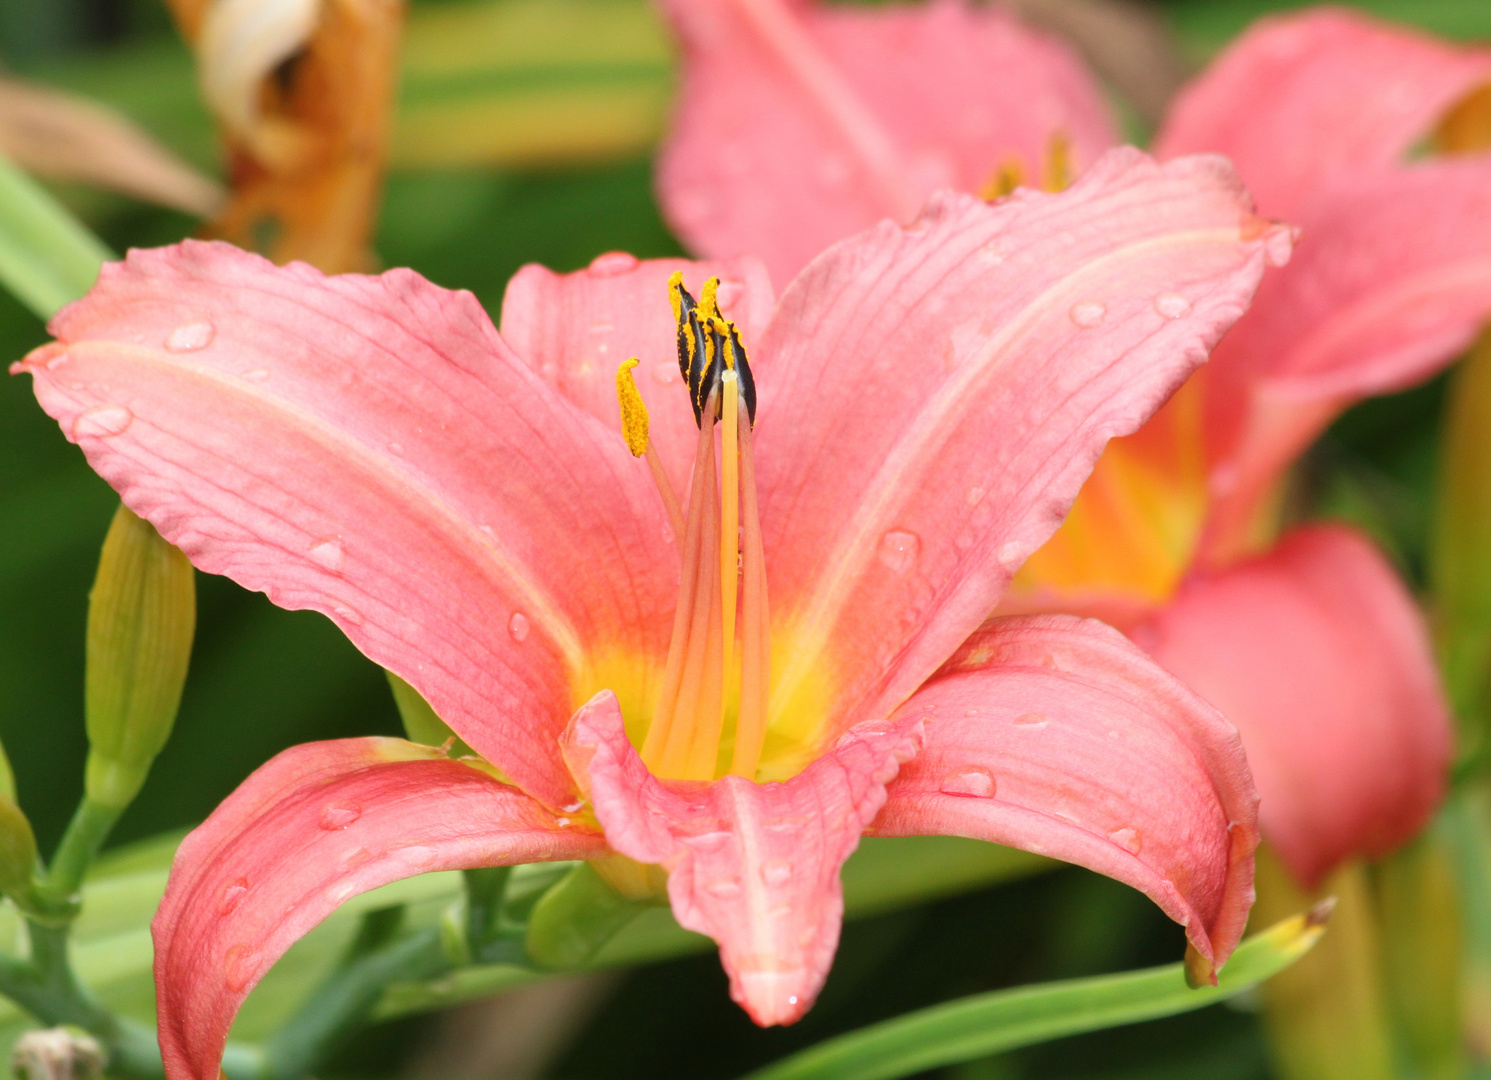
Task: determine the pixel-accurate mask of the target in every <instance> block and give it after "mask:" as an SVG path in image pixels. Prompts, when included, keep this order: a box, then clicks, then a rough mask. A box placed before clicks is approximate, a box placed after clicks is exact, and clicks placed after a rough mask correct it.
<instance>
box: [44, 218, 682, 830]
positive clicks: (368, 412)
mask: <svg viewBox="0 0 1491 1080" xmlns="http://www.w3.org/2000/svg"><path fill="white" fill-rule="evenodd" d="M657 306H658V308H659V309H660V310H659V311H658V322H659V323H660V324H661V325H663V326H664V327H666V326H667V325H668V322H669V321H668V318H667V300H666V295H665V294H664V293H661V292H660V293H659V295H658V297H657ZM207 322H210V323H211V325H212V326H213V327H214V328H215V329H214V331H213V334H212V339H211V347H210V348H203V349H200V350H196V351H188V352H173V351H171V349H170V348H168V347H167V346H168V343H169V341H170V340H171V339H172V337H173V335H175V336H177V337H178V339H179V338H180V337H182V336H185V337H186V338H187V339H188V342H187V343H195V342H198V341H200V340H201V339H202V338H203V336H204V334H203V332H202V331H200V330H194V331H192V332H191V333H190V334H186V335H183V334H182V332H181V331H180V328H181V327H182V326H183V325H185V326H188V327H191V326H201V325H204V324H205V323H207ZM51 329H52V331H53V333H54V334H56V335H57V336H58V338H60V339H61V342H60V343H58V344H53V345H51V346H47V347H44V348H43V349H41V350H39V351H37V352H35V353H33V354H32V355H31V356H30V357H29V358H28V359H27V360H26V361H25V362H24V363H23V364H22V365H20V366H19V370H26V371H29V372H30V373H31V374H32V375H33V376H34V378H35V388H36V393H37V396H38V399H39V400H40V401H41V403H42V406H43V408H45V409H46V410H47V411H48V412H49V413H51V415H52V416H53V417H55V418H57V419H58V420H59V421H60V422H61V423H62V425H63V428H64V430H66V431H69V432H71V433H72V435H73V438H74V439H76V440H77V441H78V442H79V443H80V445H81V446H82V448H83V451H84V453H86V454H87V455H88V458H89V460H90V462H91V464H92V465H93V466H94V467H95V468H96V469H97V470H98V471H99V472H100V473H101V474H102V475H103V476H104V477H105V478H106V479H107V480H109V481H110V482H111V483H112V484H113V485H114V486H115V487H116V488H117V489H118V490H119V492H120V495H121V496H122V497H123V499H124V501H125V502H126V503H127V504H129V506H130V507H131V508H132V509H134V510H135V511H136V512H137V513H139V514H140V515H141V516H142V517H145V518H147V519H148V520H150V521H151V522H152V523H153V524H154V525H155V526H156V527H157V528H158V529H159V530H160V532H161V534H162V535H163V536H165V537H166V539H168V540H170V541H171V542H172V543H174V544H176V545H177V546H178V547H180V548H181V549H182V550H183V551H185V552H186V554H187V555H188V556H189V557H190V558H191V559H192V561H193V562H194V563H195V564H196V565H197V566H198V567H199V568H201V569H203V570H206V571H208V572H210V573H218V574H226V575H228V576H229V577H231V578H233V579H234V580H235V581H237V582H239V583H240V584H242V585H244V586H245V587H247V588H250V589H256V590H260V591H263V592H266V593H268V595H269V597H270V599H271V600H273V601H274V602H275V603H277V604H279V605H280V606H281V607H288V608H313V609H315V610H319V611H321V612H323V613H325V614H326V615H327V616H329V617H330V618H332V619H333V620H334V621H336V622H337V623H338V625H340V626H341V628H342V630H343V631H345V632H346V634H347V636H348V637H349V638H351V639H352V641H353V642H354V643H355V644H356V645H357V646H358V647H359V648H360V649H362V651H363V652H365V653H366V654H367V655H368V656H370V657H372V658H373V659H374V660H376V661H377V662H378V663H380V664H382V665H383V666H384V667H387V668H389V669H391V670H393V671H395V672H397V673H399V674H400V675H402V676H403V677H404V678H405V679H406V680H407V681H408V682H409V683H410V684H411V685H413V686H415V687H416V688H417V689H418V690H419V691H420V692H421V693H422V694H423V695H424V697H425V698H426V700H428V701H429V702H430V704H431V705H432V706H433V707H434V708H435V710H436V712H437V713H439V715H440V716H441V717H442V718H443V719H444V720H445V721H446V722H448V723H449V724H450V725H451V726H452V727H453V728H454V729H455V730H456V731H458V732H459V733H460V735H461V736H462V738H464V739H465V740H466V741H467V742H468V743H470V744H471V745H472V746H473V747H474V748H475V749H476V750H477V751H478V752H480V753H481V754H482V755H483V756H484V757H486V758H487V759H488V760H490V761H492V762H494V763H496V764H497V765H498V766H499V767H500V768H501V769H502V770H503V772H504V773H505V774H506V775H508V776H510V777H512V778H513V780H514V781H515V782H517V783H519V784H520V785H521V786H522V787H523V788H524V790H527V791H529V792H531V793H532V794H534V795H536V796H538V797H540V798H543V799H545V800H546V801H547V802H549V803H550V805H555V806H558V805H562V804H564V803H568V802H570V801H572V790H571V787H570V778H569V774H568V773H567V771H566V770H565V769H564V767H563V764H562V763H561V762H560V761H559V755H558V750H557V739H558V736H559V733H560V732H561V731H563V729H564V724H565V722H566V721H567V720H568V718H569V715H570V712H571V711H572V708H573V704H572V701H573V699H572V696H571V694H572V691H571V687H570V680H571V678H572V677H573V675H574V673H575V672H576V671H577V670H580V669H581V668H582V667H583V662H584V657H585V655H586V654H587V653H588V651H589V650H592V649H595V648H598V647H602V646H612V647H621V648H625V649H627V650H628V652H629V653H630V654H631V655H633V656H635V657H638V658H641V659H644V660H645V658H646V657H647V656H649V655H661V654H662V653H664V652H665V650H666V647H667V634H668V629H669V622H670V620H669V618H668V612H669V610H670V605H671V603H672V599H673V595H674V591H675V589H676V585H675V583H674V577H673V571H672V568H671V566H670V565H669V564H668V561H667V560H666V559H659V558H658V557H657V552H658V551H659V550H663V551H667V550H668V548H667V546H666V545H664V544H663V543H661V542H660V541H659V540H658V537H659V536H660V535H661V533H662V530H663V528H664V522H665V521H666V517H665V514H664V512H663V509H662V507H661V506H659V505H658V500H657V496H656V495H655V493H654V492H653V491H652V490H651V485H650V483H649V481H648V478H647V475H646V470H645V469H644V470H639V469H638V468H637V466H636V463H635V462H634V461H633V460H632V458H631V456H630V455H629V454H628V453H627V451H626V447H625V445H624V444H623V442H622V440H621V438H620V436H619V435H618V434H617V433H616V431H615V430H614V428H607V427H606V426H605V425H603V424H601V423H600V422H599V421H597V420H596V419H594V418H593V417H591V416H589V415H587V414H586V413H584V412H583V411H581V410H580V409H578V408H576V407H575V405H573V404H572V403H571V402H569V401H566V400H564V398H563V397H561V396H560V395H559V394H558V393H556V392H555V390H554V389H553V388H552V387H551V386H550V385H548V384H547V383H545V382H544V381H543V379H541V378H540V377H539V376H538V374H537V373H536V372H535V371H534V370H533V366H532V365H530V364H529V363H527V362H525V361H524V360H522V359H520V358H518V357H517V356H515V355H514V354H513V351H512V349H511V348H509V346H508V345H507V344H506V343H505V342H504V341H503V340H502V338H501V337H499V336H498V334H497V333H496V332H495V331H494V329H493V328H492V325H491V322H490V321H489V320H488V319H487V317H486V314H485V313H484V312H483V311H482V310H481V308H480V307H479V306H478V305H477V303H476V301H475V299H474V298H473V297H472V296H471V295H470V294H469V293H453V292H448V291H446V290H444V289H439V288H436V287H435V286H434V285H431V284H430V283H429V282H427V281H425V280H424V279H423V278H420V277H419V276H418V275H417V274H414V273H413V272H412V271H408V270H394V271H390V272H389V273H387V274H383V275H381V276H379V277H365V276H361V275H351V274H349V275H342V276H338V277H327V276H324V275H322V274H320V273H318V272H317V271H315V270H313V269H311V268H310V267H308V266H305V265H302V264H295V265H292V266H288V267H276V266H273V265H272V264H270V263H269V262H268V261H267V260H264V259H262V258H259V257H258V256H255V255H249V254H246V253H244V252H242V251H239V250H238V249H236V248H233V247H231V246H229V245H227V244H203V243H197V242H187V243H184V244H180V245H177V246H175V247H170V248H162V249H159V250H155V251H136V252H133V253H131V254H130V256H129V257H128V258H127V259H126V260H125V261H124V262H122V263H115V264H111V265H109V266H106V267H105V268H104V270H103V272H102V274H101V276H100V278H99V282H98V284H97V285H96V286H95V287H94V289H93V290H92V291H91V292H90V293H89V294H88V296H87V297H86V298H85V299H83V300H81V301H79V302H77V303H76V304H73V305H71V306H69V307H68V308H66V309H65V310H64V311H63V312H62V313H61V314H59V315H58V316H57V318H56V319H55V320H54V321H53V323H52V326H51ZM142 343H143V344H142ZM178 343H180V342H179V340H178ZM540 344H542V343H540ZM62 354H65V355H66V356H67V357H68V358H69V360H68V363H67V365H66V366H65V367H63V368H61V369H58V370H53V369H52V368H50V367H49V361H50V360H51V359H52V358H53V357H54V356H56V355H62ZM259 368H263V369H264V370H266V371H269V372H271V373H272V377H270V378H268V379H265V380H261V381H246V380H245V379H244V378H241V377H240V373H241V372H243V371H245V370H253V369H259ZM64 375H65V376H66V378H63V376H64ZM105 388H108V389H107V390H106V389H105ZM684 411H687V409H685V410H684ZM602 523H603V524H602ZM519 614H520V615H521V617H518V616H519ZM514 626H516V627H518V632H517V633H512V632H511V630H512V628H513V627H514ZM498 717H500V718H501V722H499V721H498V720H497V719H496V718H498Z"/></svg>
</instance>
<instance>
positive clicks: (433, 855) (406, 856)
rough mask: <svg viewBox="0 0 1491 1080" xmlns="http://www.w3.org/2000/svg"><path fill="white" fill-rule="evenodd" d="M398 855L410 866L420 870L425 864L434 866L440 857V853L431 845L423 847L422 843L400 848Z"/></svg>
mask: <svg viewBox="0 0 1491 1080" xmlns="http://www.w3.org/2000/svg"><path fill="white" fill-rule="evenodd" d="M398 857H399V858H400V859H402V860H403V861H404V862H406V863H408V864H409V865H410V866H413V867H417V868H419V869H421V870H422V869H424V868H425V867H427V866H434V865H435V863H436V862H438V861H439V859H440V853H439V852H438V851H436V850H435V849H434V848H432V847H425V846H424V845H423V844H411V845H410V846H409V847H406V848H400V849H399V852H398Z"/></svg>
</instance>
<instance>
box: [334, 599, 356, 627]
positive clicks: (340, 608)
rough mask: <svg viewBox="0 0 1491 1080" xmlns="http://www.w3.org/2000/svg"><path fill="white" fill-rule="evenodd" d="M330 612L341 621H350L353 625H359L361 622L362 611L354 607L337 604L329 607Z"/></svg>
mask: <svg viewBox="0 0 1491 1080" xmlns="http://www.w3.org/2000/svg"><path fill="white" fill-rule="evenodd" d="M331 613H332V614H333V615H335V616H336V617H337V618H338V619H341V620H342V621H343V622H345V623H351V624H352V625H353V626H361V625H362V624H363V617H362V612H360V611H358V610H357V609H356V608H349V607H347V606H346V605H343V604H338V605H336V606H335V607H333V608H332V609H331Z"/></svg>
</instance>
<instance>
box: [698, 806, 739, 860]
mask: <svg viewBox="0 0 1491 1080" xmlns="http://www.w3.org/2000/svg"><path fill="white" fill-rule="evenodd" d="M695 812H696V813H706V812H707V810H700V811H695ZM729 839H730V833H729V832H728V831H726V830H724V829H719V830H716V831H715V832H706V833H700V834H699V835H698V836H691V837H689V847H691V848H693V849H694V850H695V851H718V850H719V849H720V848H722V847H724V846H725V844H726V843H727V842H728V841H729Z"/></svg>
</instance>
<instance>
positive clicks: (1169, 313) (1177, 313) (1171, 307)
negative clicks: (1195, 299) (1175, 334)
mask: <svg viewBox="0 0 1491 1080" xmlns="http://www.w3.org/2000/svg"><path fill="white" fill-rule="evenodd" d="M1154 309H1155V310H1156V311H1158V312H1159V313H1160V314H1161V315H1163V316H1164V317H1165V318H1167V319H1183V318H1185V317H1186V316H1187V315H1189V314H1190V313H1191V302H1190V301H1189V300H1187V299H1186V298H1185V297H1184V296H1181V295H1180V293H1174V292H1167V293H1160V295H1159V296H1156V297H1155V298H1154Z"/></svg>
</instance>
